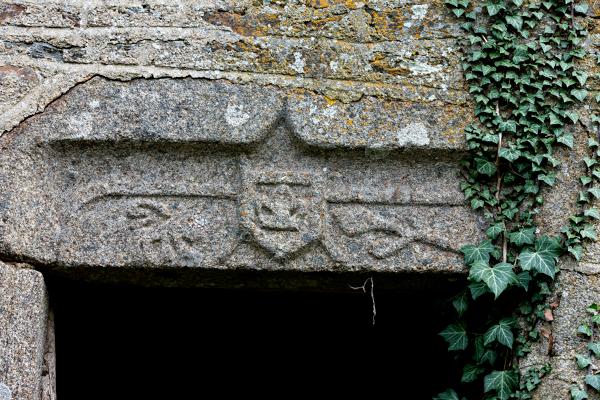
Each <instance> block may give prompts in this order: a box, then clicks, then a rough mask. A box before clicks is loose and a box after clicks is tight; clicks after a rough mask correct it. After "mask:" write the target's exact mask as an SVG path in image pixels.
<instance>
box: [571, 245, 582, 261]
mask: <svg viewBox="0 0 600 400" xmlns="http://www.w3.org/2000/svg"><path fill="white" fill-rule="evenodd" d="M567 251H568V252H569V253H571V255H572V256H573V257H575V260H577V261H579V260H581V257H582V256H583V247H581V246H569V247H568V248H567Z"/></svg>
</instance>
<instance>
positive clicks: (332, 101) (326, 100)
mask: <svg viewBox="0 0 600 400" xmlns="http://www.w3.org/2000/svg"><path fill="white" fill-rule="evenodd" d="M324 97H325V102H326V103H327V106H328V107H331V106H332V105H334V104H335V103H337V100H335V99H332V98H331V97H327V96H324Z"/></svg>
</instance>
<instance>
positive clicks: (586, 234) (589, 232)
mask: <svg viewBox="0 0 600 400" xmlns="http://www.w3.org/2000/svg"><path fill="white" fill-rule="evenodd" d="M579 234H580V235H581V237H582V238H584V239H591V240H596V239H597V238H596V228H594V226H592V225H589V224H588V225H584V227H583V229H582V230H580V231H579Z"/></svg>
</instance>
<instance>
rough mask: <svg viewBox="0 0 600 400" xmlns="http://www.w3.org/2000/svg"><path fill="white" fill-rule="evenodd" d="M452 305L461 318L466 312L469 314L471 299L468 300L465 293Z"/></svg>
mask: <svg viewBox="0 0 600 400" xmlns="http://www.w3.org/2000/svg"><path fill="white" fill-rule="evenodd" d="M452 305H453V306H454V309H455V310H456V312H457V313H458V316H459V317H462V316H463V314H464V313H465V312H467V308H469V299H468V298H467V293H466V292H463V293H461V294H459V295H458V296H457V297H456V298H455V299H454V300H453V301H452Z"/></svg>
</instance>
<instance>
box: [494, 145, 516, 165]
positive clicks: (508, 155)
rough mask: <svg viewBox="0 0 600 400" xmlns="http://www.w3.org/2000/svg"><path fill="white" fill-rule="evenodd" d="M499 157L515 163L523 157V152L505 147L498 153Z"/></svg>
mask: <svg viewBox="0 0 600 400" xmlns="http://www.w3.org/2000/svg"><path fill="white" fill-rule="evenodd" d="M498 155H499V156H500V157H502V158H504V159H506V160H508V161H510V162H514V161H516V160H517V159H518V158H519V157H520V156H521V152H520V151H518V150H515V149H510V148H505V147H503V148H501V149H500V151H499V152H498Z"/></svg>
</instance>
